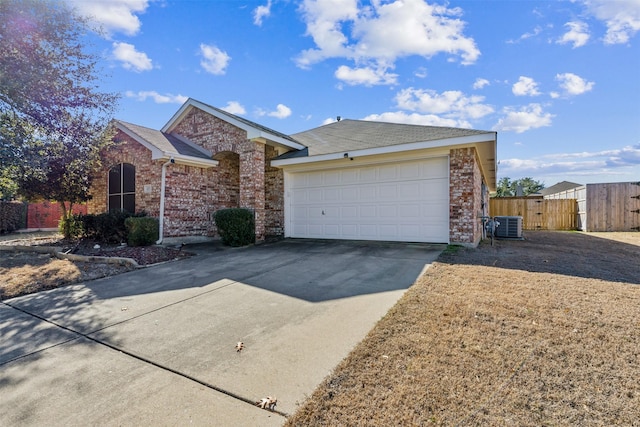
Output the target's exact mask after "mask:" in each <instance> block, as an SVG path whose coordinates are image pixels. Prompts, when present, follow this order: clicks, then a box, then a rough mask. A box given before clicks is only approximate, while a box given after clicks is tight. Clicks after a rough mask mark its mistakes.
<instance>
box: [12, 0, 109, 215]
mask: <svg viewBox="0 0 640 427" xmlns="http://www.w3.org/2000/svg"><path fill="white" fill-rule="evenodd" d="M0 16H2V19H1V20H0V154H1V155H2V160H1V161H0V176H5V177H8V179H10V180H12V181H13V182H14V183H16V184H17V186H18V193H19V194H20V195H22V196H23V197H26V198H44V199H48V200H55V201H59V202H71V203H77V202H82V201H86V200H88V198H89V188H90V185H91V176H92V171H93V168H94V167H95V166H96V165H97V164H99V161H100V159H99V155H98V153H99V151H100V148H101V147H103V146H104V145H105V144H107V143H108V141H109V135H107V134H106V133H105V132H104V130H105V128H106V125H107V123H108V121H109V120H110V118H111V115H112V113H113V111H114V110H115V107H116V103H117V100H118V95H116V94H111V93H104V92H100V91H99V90H98V89H97V88H98V82H99V80H100V77H101V76H100V74H99V72H98V69H97V63H98V59H99V58H98V57H97V56H95V55H92V54H90V53H87V52H86V49H85V45H84V41H83V36H84V35H85V34H86V32H87V31H88V29H89V27H88V23H87V22H86V21H85V20H84V18H82V17H80V16H79V15H78V14H77V13H76V12H75V11H74V10H73V9H71V8H70V7H69V6H68V3H66V2H63V1H56V0H0ZM63 205H64V204H63ZM69 211H70V210H69ZM68 213H69V212H64V215H65V217H66V216H67V215H68Z"/></svg>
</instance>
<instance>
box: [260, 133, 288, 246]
mask: <svg viewBox="0 0 640 427" xmlns="http://www.w3.org/2000/svg"><path fill="white" fill-rule="evenodd" d="M277 155H278V153H277V151H276V149H275V148H273V147H269V146H267V147H265V160H266V161H265V166H264V187H265V196H264V197H265V200H264V210H265V234H266V236H284V172H283V171H282V169H278V168H274V167H271V165H270V164H271V162H270V161H271V159H273V158H275V157H277Z"/></svg>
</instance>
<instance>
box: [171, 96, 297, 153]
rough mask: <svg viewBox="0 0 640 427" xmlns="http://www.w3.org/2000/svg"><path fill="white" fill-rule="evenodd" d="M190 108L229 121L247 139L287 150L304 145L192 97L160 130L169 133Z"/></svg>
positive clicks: (287, 136)
mask: <svg viewBox="0 0 640 427" xmlns="http://www.w3.org/2000/svg"><path fill="white" fill-rule="evenodd" d="M191 108H199V109H200V110H202V111H205V112H207V113H209V114H211V115H213V116H215V117H218V118H219V119H221V120H224V121H225V122H227V123H231V124H232V125H234V126H236V127H238V128H240V129H243V130H245V131H246V132H247V139H263V140H265V142H266V143H267V144H270V145H275V146H281V147H284V148H286V149H287V150H291V149H294V150H302V149H304V148H305V147H304V145H302V144H300V143H299V142H298V141H296V140H295V139H294V138H292V137H290V136H289V135H285V134H284V133H281V132H278V131H275V130H273V129H269V128H268V127H266V126H262V125H260V124H258V123H255V122H252V121H251V120H247V119H245V118H242V117H239V116H236V115H235V114H231V113H228V112H226V111H224V110H221V109H219V108H216V107H213V106H211V105H209V104H205V103H204V102H200V101H197V100H195V99H193V98H189V99H188V100H187V101H186V102H185V103H184V104H182V107H180V109H179V110H178V112H176V113H175V114H174V115H173V117H172V118H171V120H169V121H168V122H167V124H166V125H164V127H163V128H162V132H165V133H170V132H171V131H172V130H173V128H174V126H175V125H176V124H177V123H179V122H180V120H181V119H182V118H183V117H184V116H185V115H186V114H187V113H188V112H189V110H190V109H191Z"/></svg>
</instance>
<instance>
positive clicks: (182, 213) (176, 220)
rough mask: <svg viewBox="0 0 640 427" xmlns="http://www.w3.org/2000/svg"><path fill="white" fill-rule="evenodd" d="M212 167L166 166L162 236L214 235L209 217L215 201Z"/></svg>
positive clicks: (214, 180) (214, 173) (213, 170)
mask: <svg viewBox="0 0 640 427" xmlns="http://www.w3.org/2000/svg"><path fill="white" fill-rule="evenodd" d="M215 175H216V171H215V168H209V169H203V168H198V167H194V166H184V165H178V164H171V165H169V166H167V172H166V189H165V202H164V206H165V208H164V235H165V237H178V236H214V235H215V232H216V230H215V228H214V226H213V222H212V221H211V219H210V215H211V212H212V206H213V204H214V200H215V196H216V193H215V183H216V179H215Z"/></svg>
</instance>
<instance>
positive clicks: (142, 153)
mask: <svg viewBox="0 0 640 427" xmlns="http://www.w3.org/2000/svg"><path fill="white" fill-rule="evenodd" d="M114 140H115V141H117V142H118V144H117V145H116V146H114V147H112V148H111V149H110V150H107V151H105V152H103V154H102V163H103V169H102V170H100V171H99V172H98V173H97V174H96V175H94V179H93V185H92V188H91V195H92V196H93V198H92V199H91V200H90V201H89V202H88V203H87V207H88V212H89V213H101V212H106V210H107V184H108V177H109V169H111V168H112V167H113V166H115V165H118V164H120V163H130V164H132V165H133V166H135V168H136V211H137V212H140V211H145V212H147V213H148V214H149V215H150V216H155V217H157V216H158V215H159V212H160V175H161V165H162V163H161V162H160V161H158V160H155V161H154V160H151V151H149V150H147V149H146V148H145V147H143V146H142V145H140V144H138V143H137V142H136V141H134V140H133V139H131V138H129V137H128V136H127V135H126V134H124V133H122V132H118V133H117V134H116V135H115V137H114ZM145 185H148V186H151V187H150V190H151V191H150V192H149V193H145V192H144V187H145Z"/></svg>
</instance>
